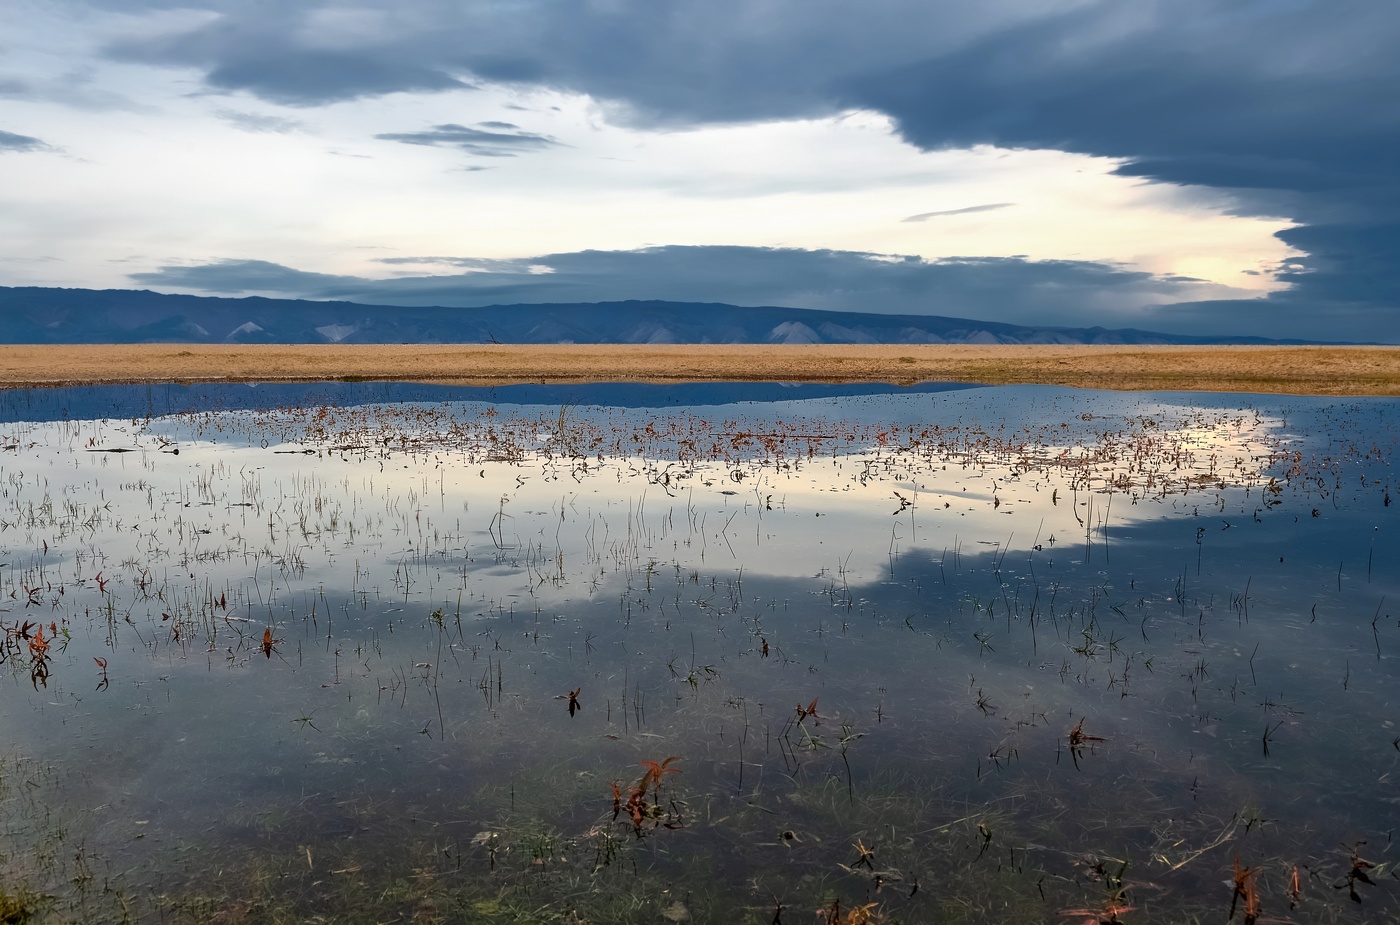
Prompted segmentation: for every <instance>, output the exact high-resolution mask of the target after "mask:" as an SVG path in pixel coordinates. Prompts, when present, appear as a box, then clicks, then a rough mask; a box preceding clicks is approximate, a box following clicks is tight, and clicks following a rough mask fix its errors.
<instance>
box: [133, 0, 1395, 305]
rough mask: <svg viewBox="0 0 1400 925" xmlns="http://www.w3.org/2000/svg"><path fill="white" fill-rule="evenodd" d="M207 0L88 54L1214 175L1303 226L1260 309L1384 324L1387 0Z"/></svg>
mask: <svg viewBox="0 0 1400 925" xmlns="http://www.w3.org/2000/svg"><path fill="white" fill-rule="evenodd" d="M213 2H215V0H206V5H208V4H209V3H213ZM153 5H156V4H153ZM214 8H215V9H217V10H218V12H219V14H220V15H218V16H216V17H213V18H210V19H209V20H207V21H205V22H203V23H201V24H199V25H197V26H195V27H193V28H190V29H186V30H185V31H183V32H180V33H178V34H173V35H166V36H162V37H159V38H156V39H143V40H140V41H128V42H126V43H125V44H121V45H117V46H113V47H112V48H111V49H110V53H111V54H113V55H116V56H119V57H122V58H124V59H125V60H140V61H145V62H147V63H152V64H160V65H169V66H177V67H194V68H197V69H199V71H200V72H201V73H202V75H203V80H204V82H205V84H206V85H207V86H208V87H209V88H212V89H215V90H243V91H247V92H249V93H252V94H254V95H257V96H261V97H263V98H264V99H268V100H272V101H276V102H283V103H289V104H293V105H301V106H307V105H317V104H320V103H327V102H334V101H338V100H345V99H351V98H355V97H359V96H366V95H375V94H384V93H392V92H400V91H440V90H451V89H456V88H460V87H462V86H464V85H466V84H467V83H469V82H470V81H471V80H480V81H491V82H497V83H505V84H516V85H525V86H544V87H549V88H554V89H563V90H570V91H576V92H580V93H585V94H589V95H591V96H592V97H593V98H594V99H596V100H598V101H599V102H600V104H601V107H602V111H603V112H604V113H605V115H606V116H607V117H608V118H610V119H612V120H613V121H615V122H625V123H629V124H634V125H647V126H652V127H674V126H692V125H699V124H707V123H735V122H744V121H756V120H765V119H791V118H801V117H813V116H823V115H829V114H832V113H837V112H842V111H847V110H850V109H868V110H874V111H878V112H881V113H885V114H887V115H889V116H890V117H892V118H893V119H894V120H895V123H896V124H897V126H898V130H899V132H900V134H901V135H902V137H903V138H904V139H906V140H907V141H908V142H910V143H911V144H914V145H916V146H919V147H921V148H924V149H929V150H935V149H944V148H963V147H971V146H976V145H997V146H1001V147H1007V148H1038V149H1055V150H1065V151H1073V152H1080V153H1085V154H1091V155H1097V156H1108V157H1113V158H1118V159H1121V161H1122V167H1121V168H1120V172H1121V173H1123V174H1125V175H1130V176H1135V177H1141V178H1144V179H1147V180H1152V181H1157V182H1163V183H1171V184H1183V185H1198V186H1203V187H1208V188H1212V189H1216V190H1228V191H1230V193H1231V195H1232V196H1234V197H1235V200H1236V202H1237V206H1236V208H1237V209H1238V210H1239V211H1240V212H1241V213H1242V214H1252V215H1264V216H1271V217H1280V218H1286V219H1292V220H1294V221H1295V222H1297V223H1300V224H1302V225H1304V226H1306V230H1302V229H1295V230H1293V231H1290V232H1286V233H1285V234H1283V235H1282V237H1284V238H1285V240H1288V241H1290V242H1291V243H1297V244H1298V246H1304V244H1306V247H1307V248H1308V249H1309V257H1308V258H1307V260H1306V261H1305V266H1306V269H1307V272H1292V271H1290V272H1289V273H1288V274H1287V275H1288V279H1289V281H1290V282H1291V283H1292V284H1293V288H1292V289H1291V290H1290V291H1289V292H1286V293H1280V294H1276V295H1274V296H1272V297H1270V299H1268V300H1266V301H1265V302H1261V303H1259V304H1258V305H1257V306H1256V308H1257V309H1258V310H1259V311H1262V312H1273V311H1275V310H1276V309H1275V308H1274V306H1276V305H1278V306H1282V305H1284V304H1285V303H1287V312H1285V313H1286V314H1287V313H1293V312H1304V311H1305V310H1306V309H1305V308H1304V306H1306V305H1308V304H1311V305H1312V306H1313V309H1312V310H1313V311H1314V312H1315V313H1317V315H1319V316H1321V315H1322V314H1323V313H1328V312H1333V311H1339V310H1340V309H1338V308H1337V307H1336V306H1337V305H1341V304H1343V303H1344V304H1346V305H1347V306H1350V307H1349V308H1348V309H1347V310H1346V316H1347V317H1349V318H1356V317H1366V316H1369V317H1371V318H1372V319H1373V322H1372V324H1373V325H1374V326H1381V325H1383V324H1385V323H1390V324H1392V325H1394V326H1395V327H1400V314H1397V312H1398V311H1400V310H1397V308H1396V306H1397V304H1400V298H1397V295H1400V266H1397V265H1396V264H1395V262H1394V261H1393V260H1391V259H1389V257H1390V256H1391V255H1393V254H1394V252H1395V245H1396V243H1397V234H1400V232H1397V229H1400V167H1397V166H1396V165H1397V161H1396V158H1395V157H1394V152H1395V151H1396V150H1398V149H1400V108H1397V107H1395V106H1391V105H1385V104H1384V102H1383V101H1386V100H1392V99H1395V98H1397V97H1400V56H1397V55H1395V54H1394V49H1395V48H1396V47H1400V7H1396V6H1395V5H1393V4H1386V3H1361V2H1349V0H1344V2H1342V3H1338V2H1337V0H1288V2H1278V0H1177V2H1174V3H1171V4H1160V3H1156V4H1143V3H1111V2H1105V0H1044V2H1041V0H1034V2H1033V0H987V2H984V3H976V4H969V3H959V2H953V0H889V2H882V3H880V4H874V5H870V4H867V5H863V6H859V7H857V6H853V5H851V4H850V3H848V2H846V0H755V2H742V3H741V2H739V0H730V2H714V0H673V2H667V3H656V2H655V0H608V2H597V3H586V4H585V3H579V4H555V3H548V2H546V0H517V2H513V3H511V4H505V5H501V4H485V3H471V4H458V3H448V2H445V0H397V2H395V3H394V4H392V5H391V4H388V3H380V4H373V3H369V4H364V5H362V6H360V7H356V9H357V10H361V11H368V12H361V13H357V14H356V15H358V16H359V17H360V18H359V19H358V20H357V19H356V18H355V16H352V15H351V14H349V13H345V12H338V11H339V10H340V8H339V7H336V6H334V5H332V4H330V3H329V0H308V2H306V3H298V4H253V3H243V2H233V0H228V2H221V3H219V4H218V5H217V6H216V7H214ZM370 14H373V15H370ZM481 130H486V131H490V130H491V127H489V126H488V127H485V128H483V129H481ZM418 143H433V142H428V141H420V142H418ZM437 143H451V142H449V141H447V140H443V141H440V142H437ZM511 150H514V149H513V148H512V149H511ZM927 217H928V218H932V217H934V216H933V215H932V214H928V215H927ZM1280 310H1281V309H1280ZM1261 317H1266V316H1261Z"/></svg>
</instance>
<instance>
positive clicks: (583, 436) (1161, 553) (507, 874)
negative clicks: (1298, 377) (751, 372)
mask: <svg viewBox="0 0 1400 925" xmlns="http://www.w3.org/2000/svg"><path fill="white" fill-rule="evenodd" d="M419 388H420V389H421V387H419ZM745 388H747V387H745ZM773 388H774V390H775V393H776V394H777V395H778V396H779V397H772V396H769V398H770V399H771V400H767V401H763V402H741V401H736V400H735V398H736V394H738V393H735V392H733V391H732V390H729V391H726V390H725V389H724V388H720V387H708V391H707V390H706V387H694V388H691V389H670V390H667V389H658V388H657V387H649V388H644V387H609V388H608V389H602V390H589V389H583V388H580V389H573V390H570V391H568V392H566V393H565V392H550V391H548V390H541V389H531V388H520V389H516V390H505V389H499V390H494V391H487V390H475V391H474V390H460V389H458V390H452V391H451V393H450V394H449V393H446V392H440V391H433V390H430V391H426V392H424V391H414V390H413V389H412V388H408V387H389V386H385V385H383V384H347V385H344V386H337V387H332V388H327V387H299V390H289V389H286V388H283V387H279V388H278V389H277V390H266V389H264V390H262V391H259V390H258V389H249V388H247V387H231V388H227V387H226V388H225V389H223V390H222V391H220V390H215V389H208V388H206V389H203V390H200V391H197V392H191V391H182V390H178V389H175V390H171V389H162V390H155V391H152V390H144V391H143V390H140V389H127V390H91V389H90V390H68V391H69V394H67V395H66V396H65V395H58V394H55V393H45V392H35V393H5V395H4V399H5V401H4V405H3V410H4V418H5V420H6V421H7V422H8V423H5V424H3V425H0V562H3V563H4V564H3V568H0V589H2V590H3V593H4V602H3V608H0V625H3V626H4V628H5V637H4V638H5V642H4V649H3V654H4V662H3V665H0V668H3V672H4V673H3V677H2V678H0V703H3V705H4V709H3V712H0V742H3V743H5V744H4V753H3V758H2V759H0V760H3V764H0V818H3V820H4V824H3V826H0V858H2V859H3V867H4V872H5V876H4V882H5V884H6V887H5V890H6V891H7V894H12V895H15V896H22V897H25V902H26V903H28V906H27V907H28V908H33V909H35V910H37V914H38V915H39V916H41V917H43V916H48V917H52V918H54V919H55V920H72V919H76V920H90V921H109V920H113V919H117V918H121V917H123V916H127V917H130V918H134V919H140V920H147V919H149V920H162V921H180V920H191V921H208V920H210V919H211V918H217V919H218V920H221V921H281V920H291V919H294V918H298V917H300V918H305V917H308V916H312V915H324V916H326V917H328V918H333V919H336V920H350V921H354V920H363V921H386V920H424V921H436V920H442V921H449V920H462V919H470V920H476V921H501V922H532V921H540V922H553V921H567V922H614V921H637V922H656V921H666V920H670V921H685V920H690V921H708V922H744V921H753V922H763V923H767V922H773V921H788V922H796V921H802V920H810V917H811V916H812V915H813V913H814V912H815V911H817V910H819V909H820V910H825V911H824V915H825V918H826V920H827V921H836V920H840V921H843V922H847V921H849V922H860V921H867V920H868V921H903V922H915V921H917V922H926V921H991V920H995V921H1027V922H1041V921H1059V920H1063V921H1100V920H1106V921H1112V920H1114V917H1115V916H1116V917H1117V918H1118V920H1121V921H1125V922H1131V921H1163V920H1171V921H1189V920H1191V919H1192V918H1193V917H1194V918H1197V919H1200V920H1205V919H1211V920H1216V921H1219V920H1222V919H1223V918H1224V917H1225V916H1226V915H1227V914H1228V913H1230V911H1231V907H1232V906H1235V907H1237V908H1236V909H1235V914H1236V915H1237V916H1240V917H1241V918H1242V919H1243V918H1246V917H1249V918H1257V919H1258V920H1259V921H1265V920H1269V918H1270V917H1272V918H1273V920H1284V919H1291V920H1293V921H1299V922H1304V921H1334V920H1337V919H1338V918H1342V917H1345V918H1347V919H1348V920H1357V921H1388V920H1391V919H1393V918H1394V916H1395V915H1396V914H1397V910H1400V901H1397V884H1396V883H1395V880H1394V878H1393V877H1392V871H1393V870H1394V867H1393V861H1394V853H1395V851H1396V849H1395V848H1394V847H1393V846H1392V845H1391V830H1392V828H1393V827H1394V824H1395V822H1396V819H1397V812H1396V797H1395V795H1394V794H1395V790H1394V786H1393V783H1392V781H1391V775H1392V774H1393V773H1395V771H1396V764H1397V762H1400V730H1396V729H1395V728H1394V724H1395V722H1396V720H1397V716H1396V703H1395V700H1394V695H1393V693H1392V692H1393V691H1394V690H1395V689H1396V687H1395V681H1396V678H1395V674H1396V668H1395V662H1394V660H1393V656H1394V655H1395V653H1396V649H1397V645H1400V621H1397V618H1396V611H1395V607H1394V602H1395V601H1396V600H1398V599H1400V597H1397V595H1400V588H1397V583H1400V567H1398V566H1397V564H1398V563H1400V548H1397V540H1396V524H1395V519H1394V518H1395V516H1396V515H1395V513H1394V512H1395V510H1396V506H1393V505H1391V504H1390V500H1391V499H1390V496H1391V494H1392V492H1393V490H1394V487H1393V486H1392V485H1391V471H1392V470H1391V464H1392V461H1393V459H1394V457H1395V455H1396V444H1397V436H1398V435H1400V431H1398V430H1397V427H1396V421H1397V417H1396V414H1397V410H1400V406H1397V404H1396V402H1395V401H1394V400H1352V401H1346V402H1338V401H1335V400H1311V399H1297V398H1278V397H1268V398H1260V397H1253V396H1238V395H1231V396H1222V395H1183V394H1118V393H1101V392H1083V391H1071V390H1062V389H1050V388H1039V387H1020V388H996V389H961V388H960V389H946V388H939V387H930V388H926V389H923V390H918V391H889V390H886V391H883V392H882V391H880V390H876V389H870V388H861V389H858V390H854V391H851V390H847V391H846V392H845V393H844V394H839V393H837V394H833V390H826V391H813V390H811V389H807V390H805V391H804V390H790V391H782V392H778V391H777V390H778V389H779V388H780V387H776V386H775V387H773ZM318 389H319V391H318ZM395 389H398V391H395ZM834 391H836V392H839V390H834ZM788 394H790V395H791V397H789V398H782V397H781V396H782V395H788ZM250 396H251V397H250ZM41 920H42V919H41Z"/></svg>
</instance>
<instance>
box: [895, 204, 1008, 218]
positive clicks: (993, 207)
mask: <svg viewBox="0 0 1400 925" xmlns="http://www.w3.org/2000/svg"><path fill="white" fill-rule="evenodd" d="M1015 204H1016V203H1014V202H989V203H987V204H986V205H980V206H967V207H965V208H962V209H944V210H942V211H941V212H920V213H919V214H918V215H911V216H909V217H908V218H906V219H902V221H906V222H925V221H928V220H929V219H931V218H939V217H941V216H944V215H972V214H973V213H975V212H995V211H997V210H998V209H1009V208H1011V207H1012V206H1014V205H1015Z"/></svg>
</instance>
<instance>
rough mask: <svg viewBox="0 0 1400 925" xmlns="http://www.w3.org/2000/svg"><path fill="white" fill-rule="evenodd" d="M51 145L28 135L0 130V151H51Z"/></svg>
mask: <svg viewBox="0 0 1400 925" xmlns="http://www.w3.org/2000/svg"><path fill="white" fill-rule="evenodd" d="M52 150H53V147H52V146H51V145H48V144H45V143H44V142H42V141H40V140H39V139H37V138H31V137H30V136H28V135H16V134H15V133H14V132H4V131H0V151H52Z"/></svg>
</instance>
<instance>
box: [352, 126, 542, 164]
mask: <svg viewBox="0 0 1400 925" xmlns="http://www.w3.org/2000/svg"><path fill="white" fill-rule="evenodd" d="M480 125H481V126H483V128H468V127H467V126H465V125H456V124H453V123H448V124H446V125H434V126H433V127H432V128H430V129H427V130H426V131H422V132H389V133H386V134H383V135H375V136H374V137H375V138H378V139H381V140H382V141H400V142H403V143H404V144H408V145H432V146H446V147H453V148H461V149H462V150H463V151H466V152H468V153H470V154H476V155H480V156H482V157H514V156H515V155H516V154H518V153H520V152H522V151H538V150H541V149H543V148H552V147H555V146H556V145H558V144H559V142H557V141H555V140H554V139H553V138H550V137H549V136H548V135H537V134H535V133H534V132H526V131H522V130H521V129H520V127H519V126H518V125H513V124H512V123H510V122H482V123H480ZM486 129H494V131H487V130H486Z"/></svg>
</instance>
